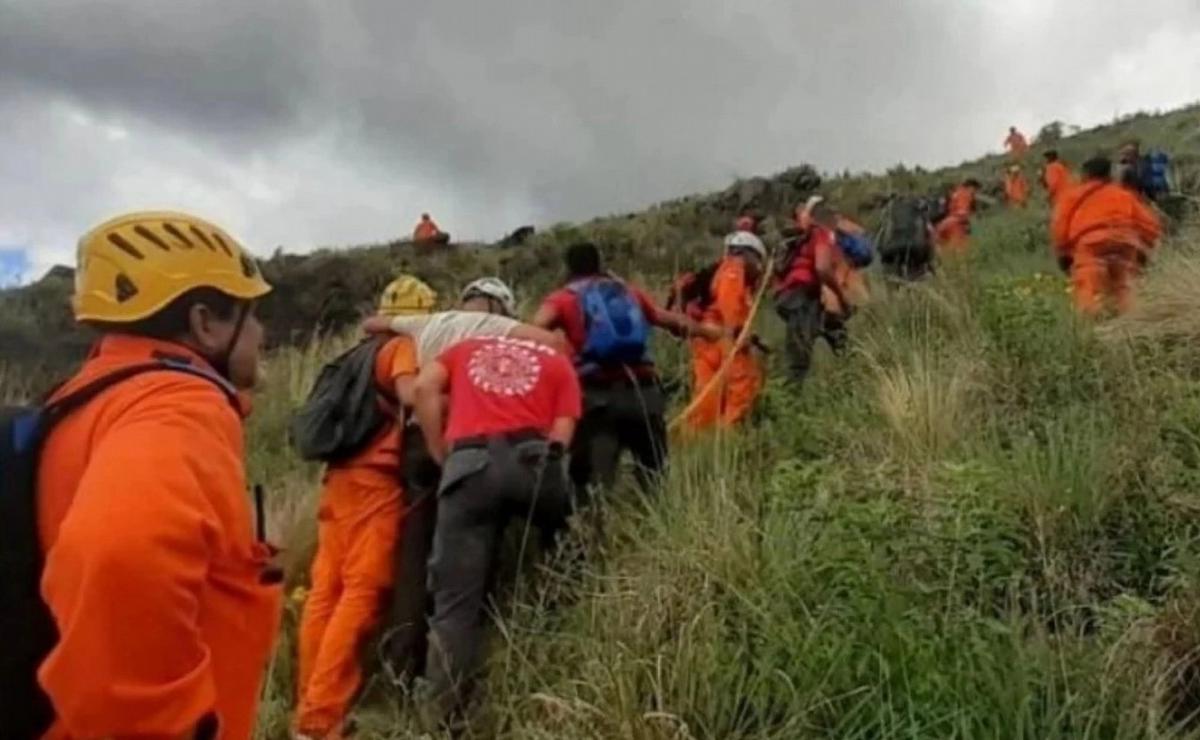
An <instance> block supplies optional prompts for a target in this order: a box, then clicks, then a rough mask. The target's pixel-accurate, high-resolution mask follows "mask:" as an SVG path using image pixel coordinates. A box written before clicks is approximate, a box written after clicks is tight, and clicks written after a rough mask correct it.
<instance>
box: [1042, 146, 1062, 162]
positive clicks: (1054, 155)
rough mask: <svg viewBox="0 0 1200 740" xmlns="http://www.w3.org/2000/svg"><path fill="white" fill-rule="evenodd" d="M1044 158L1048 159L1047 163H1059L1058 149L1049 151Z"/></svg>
mask: <svg viewBox="0 0 1200 740" xmlns="http://www.w3.org/2000/svg"><path fill="white" fill-rule="evenodd" d="M1042 156H1043V157H1045V158H1046V161H1047V162H1057V161H1058V150H1057V149H1047V150H1046V153H1045V154H1043V155H1042Z"/></svg>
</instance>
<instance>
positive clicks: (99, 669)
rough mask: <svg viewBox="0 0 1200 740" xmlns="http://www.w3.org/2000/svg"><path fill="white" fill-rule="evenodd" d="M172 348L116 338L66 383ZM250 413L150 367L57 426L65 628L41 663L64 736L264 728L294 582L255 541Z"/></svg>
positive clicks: (53, 482) (56, 568) (60, 602)
mask: <svg viewBox="0 0 1200 740" xmlns="http://www.w3.org/2000/svg"><path fill="white" fill-rule="evenodd" d="M162 355H169V356H174V357H178V358H180V359H183V360H186V361H188V362H190V363H191V364H193V365H196V366H201V367H204V368H206V369H208V365H207V363H205V361H204V360H203V359H201V358H200V357H199V356H198V355H196V354H194V353H193V352H191V351H190V350H188V349H186V348H184V347H182V346H180V345H177V344H173V343H168V342H160V341H155V340H150V339H143V338H137V337H131V336H125V335H117V334H111V335H107V336H105V337H104V338H103V339H101V340H100V342H99V343H98V345H97V347H96V349H95V351H94V352H93V354H92V356H91V357H90V358H89V359H88V360H87V361H86V362H85V363H84V365H83V367H82V368H81V369H80V371H79V373H78V374H76V375H75V377H73V378H72V379H71V380H70V381H68V382H67V383H66V385H65V386H63V388H61V389H60V390H59V391H58V392H57V393H58V394H63V393H69V392H71V391H73V390H75V389H78V388H80V387H82V386H83V385H85V384H87V383H90V382H91V381H93V380H95V379H97V378H99V377H101V376H104V375H107V374H109V373H111V372H113V371H114V370H116V369H118V368H122V367H126V366H128V365H131V364H140V363H145V362H148V361H150V360H151V359H152V358H154V357H156V356H162ZM244 451H245V450H244V444H243V430H242V419H241V416H240V414H239V411H238V410H236V409H234V407H233V406H232V405H231V404H230V403H229V402H228V400H227V398H226V396H225V395H224V393H223V392H222V391H221V390H220V389H218V388H217V387H216V386H215V385H214V384H213V383H211V382H209V381H207V380H204V379H203V378H196V377H192V376H190V375H184V374H182V373H178V372H169V371H162V372H157V371H156V372H150V373H145V374H141V375H137V376H134V377H133V378H130V379H127V380H125V381H123V382H121V383H119V384H117V385H114V386H113V387H111V388H109V389H107V390H105V391H104V392H102V393H101V394H100V395H99V396H97V397H96V398H94V399H92V401H91V402H90V403H88V404H86V405H85V406H84V407H83V408H81V409H78V410H77V411H75V413H73V414H71V415H70V416H68V417H67V418H66V419H64V420H63V421H62V422H60V423H59V424H58V426H56V427H55V428H54V430H53V431H52V432H51V434H50V437H49V439H48V440H47V443H46V446H45V448H44V449H43V451H42V458H41V459H42V460H43V462H45V463H46V464H44V465H42V466H40V468H39V470H38V488H37V497H38V519H39V522H38V523H39V534H40V537H41V541H42V546H43V548H44V550H45V553H46V567H45V572H44V574H43V577H42V595H43V597H44V598H45V600H46V603H47V604H48V605H49V607H50V611H51V613H52V614H53V616H54V620H55V622H56V623H57V624H58V629H59V634H60V639H59V642H58V644H57V645H56V646H55V648H54V649H53V650H52V651H51V653H50V655H49V656H48V657H47V659H46V661H45V662H44V663H43V664H42V666H41V669H40V670H39V672H38V679H39V681H40V682H41V684H42V687H43V688H44V689H45V690H46V692H47V694H48V695H49V696H50V699H51V701H52V702H53V705H54V709H55V713H56V715H57V716H56V719H55V723H54V725H53V726H52V728H51V729H50V732H49V733H48V735H47V737H49V738H56V739H57V738H95V737H130V736H138V737H184V736H188V737H190V736H191V733H192V732H194V731H195V729H196V726H197V723H199V722H200V721H201V720H202V719H203V718H205V717H206V716H209V715H215V716H216V719H217V721H218V723H219V727H220V733H219V735H220V737H221V738H236V739H239V740H240V739H242V738H249V737H250V736H251V733H252V732H253V729H254V720H255V714H256V712H257V705H258V696H259V693H260V691H261V689H262V678H263V671H264V669H265V667H266V664H267V660H268V659H269V657H270V654H271V647H272V643H273V642H274V640H275V634H276V632H277V630H278V626H279V606H280V589H279V587H278V586H277V585H272V582H273V581H274V580H275V579H270V578H264V577H263V576H264V573H266V572H268V571H267V566H268V565H269V560H270V557H271V551H270V548H269V547H268V546H267V545H266V544H265V543H263V542H259V541H258V540H256V539H255V536H254V532H255V523H254V515H253V509H252V507H251V505H250V501H249V499H248V496H247V492H246V476H245V470H244V467H243V454H244Z"/></svg>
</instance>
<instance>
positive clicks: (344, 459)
mask: <svg viewBox="0 0 1200 740" xmlns="http://www.w3.org/2000/svg"><path fill="white" fill-rule="evenodd" d="M436 302H437V294H436V293H435V292H434V291H433V289H432V288H430V287H429V286H428V285H426V284H425V283H423V282H421V281H420V280H418V279H417V278H415V277H413V276H411V275H401V276H399V277H397V278H396V279H395V280H393V281H392V282H391V283H390V284H389V285H388V286H387V287H386V288H384V290H383V293H382V295H381V296H380V298H379V308H378V312H377V315H379V316H381V317H395V316H411V315H421V314H428V313H429V312H430V311H432V310H433V307H434V305H435V304H436ZM370 349H371V350H372V352H373V357H372V358H370V362H369V365H368V366H367V368H366V369H367V372H369V373H371V375H372V378H371V382H372V383H373V386H374V391H375V393H374V395H375V398H374V399H372V400H373V401H374V402H376V403H378V404H380V405H381V406H383V407H384V408H386V409H388V417H389V418H387V419H386V420H385V421H384V422H383V423H382V425H381V426H380V427H379V428H378V429H377V430H376V431H375V432H374V434H373V435H371V437H370V438H369V439H368V441H367V443H366V445H365V446H364V447H362V448H361V449H356V450H352V451H346V452H344V453H343V454H340V455H339V456H338V457H337V458H335V459H333V461H331V462H330V463H329V464H328V466H327V468H326V471H325V476H324V479H323V481H322V484H321V498H320V502H319V505H318V509H317V554H316V557H315V558H314V560H313V564H312V587H311V589H310V591H309V594H308V599H307V600H306V601H305V603H304V612H303V614H302V616H301V619H300V649H299V671H298V680H297V695H298V707H297V710H296V720H295V727H296V733H297V736H298V737H304V738H328V737H340V736H341V735H342V733H343V732H344V730H345V729H346V728H345V721H346V715H347V711H348V709H349V706H350V701H351V699H352V698H353V697H354V695H355V693H356V692H357V691H358V689H359V686H360V685H361V683H362V667H361V665H360V662H359V661H360V651H361V649H362V646H363V644H364V643H365V641H366V639H367V638H368V637H369V636H370V635H371V633H372V632H373V631H374V629H375V628H376V626H378V624H379V621H380V617H381V614H382V612H383V610H384V608H385V597H386V596H387V594H388V592H389V591H391V589H392V578H393V571H394V558H395V553H396V550H397V538H398V534H399V533H400V531H401V525H402V521H401V520H402V516H401V514H402V510H403V509H404V507H405V506H406V505H411V504H412V501H411V500H406V496H405V491H404V490H403V487H402V485H401V480H402V466H401V461H402V458H401V441H402V436H401V432H400V430H401V429H402V428H403V427H404V422H405V414H404V408H405V407H406V406H411V405H412V402H413V383H414V382H415V380H416V375H417V369H418V367H417V353H416V346H415V343H414V341H413V339H412V338H411V337H408V336H394V337H391V338H388V339H386V340H379V341H374V342H372V343H371V345H370Z"/></svg>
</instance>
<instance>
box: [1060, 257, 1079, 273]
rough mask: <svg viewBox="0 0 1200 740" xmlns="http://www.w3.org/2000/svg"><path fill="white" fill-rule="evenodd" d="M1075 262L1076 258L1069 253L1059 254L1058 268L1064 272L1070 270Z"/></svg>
mask: <svg viewBox="0 0 1200 740" xmlns="http://www.w3.org/2000/svg"><path fill="white" fill-rule="evenodd" d="M1073 264H1075V258H1074V257H1072V256H1071V255H1069V254H1060V255H1058V269H1060V270H1062V271H1063V272H1070V271H1071V265H1073Z"/></svg>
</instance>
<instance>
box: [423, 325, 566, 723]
mask: <svg viewBox="0 0 1200 740" xmlns="http://www.w3.org/2000/svg"><path fill="white" fill-rule="evenodd" d="M415 412H416V415H417V420H418V422H419V423H420V425H421V430H422V433H423V434H424V435H425V441H426V444H427V445H428V446H429V450H430V452H431V454H432V455H433V457H434V459H435V460H436V461H438V462H439V463H441V464H442V469H443V474H442V480H441V485H440V488H439V491H438V497H439V502H438V515H437V525H436V530H435V534H434V542H433V557H432V558H431V560H430V562H429V571H430V574H429V584H430V589H431V591H432V594H433V602H434V609H433V617H432V618H431V619H430V636H429V655H428V658H427V659H426V669H427V677H428V681H429V684H428V694H427V698H428V699H429V701H430V705H429V708H430V709H431V710H432V713H433V714H434V715H435V716H436V718H437V719H446V718H448V717H450V716H451V715H452V714H454V713H456V712H461V711H463V710H465V708H466V707H467V704H468V702H469V700H470V697H471V693H472V685H473V683H474V679H475V675H476V673H477V672H478V670H479V667H480V666H481V665H482V663H483V660H484V657H485V656H484V645H483V638H484V634H483V633H484V626H485V618H486V614H485V611H484V610H485V605H486V601H485V600H486V598H487V596H488V594H487V590H488V584H489V583H490V582H491V581H492V580H493V573H494V570H495V568H496V557H497V552H498V550H499V544H500V540H501V537H502V535H503V532H504V528H505V526H506V524H507V523H508V521H509V519H510V518H517V519H518V520H519V521H521V522H522V523H524V524H525V525H526V526H529V525H533V526H536V527H537V528H538V529H539V530H540V533H541V541H542V543H543V545H544V546H550V545H552V544H553V541H554V537H555V535H556V534H557V533H558V532H559V531H561V530H562V529H563V527H565V526H566V522H567V518H568V516H569V515H570V513H571V491H570V482H569V480H568V477H567V474H566V469H565V467H564V450H565V449H566V448H568V447H569V446H570V444H571V439H572V436H573V434H574V431H575V425H576V423H577V422H578V420H579V417H580V415H581V413H582V401H581V393H580V387H579V380H578V378H577V377H576V374H575V369H574V367H572V365H571V361H570V360H569V359H568V358H567V357H566V356H565V355H563V354H561V353H559V352H557V351H555V350H554V349H552V348H551V347H547V346H545V345H542V344H539V343H537V342H530V341H527V340H523V339H511V338H508V337H480V338H475V339H467V340H464V341H462V342H459V343H458V344H456V345H454V346H452V347H450V348H449V349H447V350H445V351H444V352H442V353H441V355H439V356H438V357H437V358H436V359H434V360H432V361H430V362H429V363H427V364H426V366H425V367H424V368H422V370H421V375H420V377H419V378H418V380H417V387H416V408H415ZM522 541H523V542H524V537H523V538H522ZM522 552H524V548H522Z"/></svg>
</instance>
